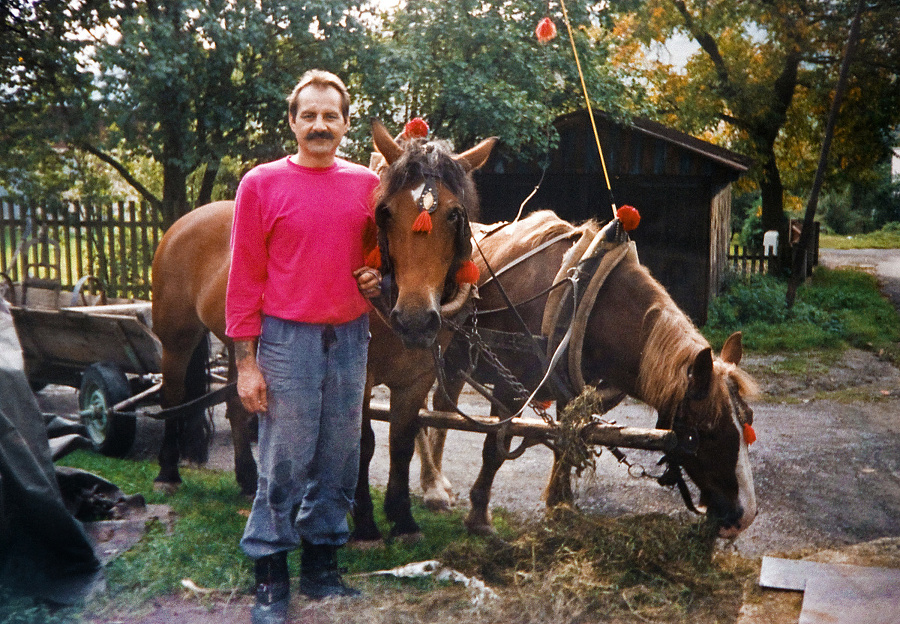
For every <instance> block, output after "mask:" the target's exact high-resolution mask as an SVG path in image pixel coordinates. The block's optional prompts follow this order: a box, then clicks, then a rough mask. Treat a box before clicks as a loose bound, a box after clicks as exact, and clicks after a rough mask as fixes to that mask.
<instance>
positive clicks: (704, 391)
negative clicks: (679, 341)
mask: <svg viewBox="0 0 900 624" xmlns="http://www.w3.org/2000/svg"><path fill="white" fill-rule="evenodd" d="M712 372H713V359H712V349H710V348H709V347H706V348H705V349H703V350H702V351H700V352H699V353H698V354H697V357H695V358H694V363H693V364H691V367H690V369H689V370H688V390H687V398H689V399H693V400H695V401H702V400H703V399H705V398H706V397H707V396H709V388H710V385H711V384H712Z"/></svg>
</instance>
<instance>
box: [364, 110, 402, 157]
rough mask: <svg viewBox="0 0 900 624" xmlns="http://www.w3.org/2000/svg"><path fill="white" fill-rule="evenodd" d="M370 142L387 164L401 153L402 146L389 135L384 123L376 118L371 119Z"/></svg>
mask: <svg viewBox="0 0 900 624" xmlns="http://www.w3.org/2000/svg"><path fill="white" fill-rule="evenodd" d="M372 142H373V143H374V144H375V149H377V150H378V152H379V153H380V154H381V155H382V156H384V159H385V160H386V161H387V164H389V165H391V164H393V163H394V161H395V160H397V159H398V158H400V156H401V155H402V154H403V148H402V147H400V145H399V144H398V143H397V142H396V141H395V140H394V139H393V137H391V134H390V132H388V130H387V128H385V127H384V124H383V123H381V122H380V121H378V120H377V119H373V120H372Z"/></svg>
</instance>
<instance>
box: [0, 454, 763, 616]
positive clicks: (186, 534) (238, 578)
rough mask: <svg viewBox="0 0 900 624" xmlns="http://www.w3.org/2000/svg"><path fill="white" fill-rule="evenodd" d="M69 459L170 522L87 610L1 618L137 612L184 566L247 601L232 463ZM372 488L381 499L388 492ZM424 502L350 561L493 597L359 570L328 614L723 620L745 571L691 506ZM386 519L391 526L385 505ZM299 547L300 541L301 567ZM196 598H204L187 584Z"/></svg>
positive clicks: (114, 568)
mask: <svg viewBox="0 0 900 624" xmlns="http://www.w3.org/2000/svg"><path fill="white" fill-rule="evenodd" d="M62 463H65V464H67V465H71V466H74V467H78V468H82V469H85V470H89V471H91V472H94V473H97V474H100V475H102V476H103V477H105V478H107V479H109V480H111V481H113V482H115V483H117V484H118V485H120V487H122V489H123V490H125V491H126V492H128V493H130V494H133V493H138V492H139V493H141V494H143V495H144V496H145V497H146V498H147V501H148V503H151V504H153V503H162V502H165V503H166V504H168V505H170V506H171V507H172V510H173V512H174V517H175V520H174V523H173V524H172V525H171V526H169V525H167V524H165V523H162V522H158V523H154V524H151V525H150V526H149V529H148V531H147V533H146V534H145V536H144V537H143V539H142V540H141V542H140V543H139V544H138V545H136V546H135V547H133V548H132V549H131V550H129V551H128V552H126V553H125V554H123V555H122V556H120V557H119V558H117V559H116V560H114V561H113V562H112V563H111V564H109V566H108V567H107V582H108V591H107V594H106V597H104V598H101V599H99V600H98V601H96V602H93V603H91V604H90V605H87V607H85V608H84V610H83V611H82V610H78V609H66V610H64V611H58V612H55V613H54V612H53V611H51V610H48V609H47V608H45V607H43V606H41V605H38V604H34V603H32V602H29V601H23V600H17V601H7V600H2V601H0V604H4V606H3V607H0V623H2V624H7V623H9V624H19V623H21V624H32V623H34V624H36V623H38V622H41V623H44V622H48V623H50V624H55V623H56V622H83V621H85V620H86V619H87V618H92V617H97V616H99V617H102V618H106V619H109V618H112V619H113V620H119V621H130V619H129V618H130V617H131V615H129V614H137V613H140V612H142V611H143V610H145V609H146V608H147V605H148V604H150V602H151V601H152V600H153V599H154V598H155V597H159V596H164V595H174V594H178V593H179V591H180V590H181V581H182V579H190V580H192V581H193V582H194V583H195V584H196V585H198V586H200V587H203V588H209V589H213V590H220V592H219V595H220V596H222V599H225V598H226V597H228V596H231V598H230V599H229V600H241V599H244V601H245V602H244V603H242V604H246V600H249V597H248V595H249V592H250V588H251V586H252V571H251V565H250V561H249V560H248V559H247V558H246V557H244V555H243V554H242V553H241V552H240V549H239V547H238V540H239V538H240V535H241V532H242V530H243V526H244V523H245V521H246V513H247V511H248V510H249V506H250V505H249V502H248V501H247V500H246V499H245V498H243V497H241V496H240V494H239V491H238V488H237V486H236V484H235V482H234V477H233V475H232V474H231V473H230V472H217V471H212V470H205V469H188V470H185V471H184V473H183V476H184V477H185V482H184V485H183V486H182V488H181V489H180V490H179V492H178V493H177V494H175V495H174V496H172V497H169V498H166V499H163V497H162V495H160V494H156V493H154V492H153V491H152V479H153V476H154V475H155V472H156V466H155V464H154V463H153V462H151V461H127V460H116V459H111V458H107V457H103V456H99V455H95V454H92V453H88V452H78V453H75V454H73V455H70V456H69V457H67V458H66V459H65V461H64V462H62ZM534 485H535V487H539V485H538V484H534ZM373 494H374V495H375V497H376V501H375V502H376V509H377V510H379V511H380V508H381V503H382V501H383V499H382V496H381V493H379V492H373ZM418 503H419V501H416V500H414V513H415V514H416V517H417V519H418V520H419V521H420V523H421V526H422V530H423V534H424V539H422V540H421V541H419V542H417V543H415V544H406V543H402V542H400V541H398V540H395V541H391V542H389V543H388V544H387V545H385V546H383V547H380V548H375V549H370V550H353V549H344V552H343V553H342V557H343V563H344V564H345V565H346V566H347V567H348V571H349V573H350V574H351V575H352V574H355V573H356V574H359V573H363V574H364V573H366V572H372V571H377V570H383V569H390V568H393V567H396V566H400V565H405V564H407V563H410V562H414V561H423V560H429V559H440V560H441V561H442V562H443V563H444V564H446V565H448V566H450V567H452V568H454V569H457V570H460V571H462V572H463V573H465V574H467V575H474V576H476V577H478V578H481V579H483V580H485V581H486V582H487V583H488V584H489V585H490V586H491V587H492V588H493V589H494V590H495V591H496V592H497V594H498V596H499V598H497V599H495V600H493V601H491V602H490V603H488V604H487V605H484V606H481V607H478V608H477V609H476V608H474V607H472V604H471V602H470V597H469V596H468V594H467V590H466V589H465V588H463V587H461V586H450V585H447V584H446V583H441V582H438V581H435V580H433V579H416V580H412V581H410V580H397V579H393V578H390V577H366V576H357V577H356V578H354V581H353V582H354V583H355V584H359V585H361V586H362V587H364V588H365V590H366V593H367V596H368V598H367V599H366V601H365V603H363V604H361V603H358V602H355V601H354V602H353V603H352V604H346V605H344V604H343V603H341V602H339V603H334V604H331V605H326V606H325V607H316V608H317V609H320V608H324V609H325V611H324V613H325V614H328V615H327V617H325V619H322V620H321V621H346V622H357V621H359V622H372V621H379V622H381V621H385V622H387V621H398V620H396V619H391V618H388V619H384V617H383V615H382V614H383V613H385V609H387V610H388V611H387V612H388V613H399V612H401V611H402V612H406V613H410V612H413V613H416V614H417V615H416V617H418V618H421V617H424V616H425V615H426V614H428V615H429V618H430V620H429V621H432V622H435V623H444V622H446V623H450V622H455V621H457V618H459V617H460V613H461V611H460V610H461V609H462V610H464V611H465V614H466V616H465V617H466V618H467V619H469V620H470V621H473V622H488V621H513V620H516V618H517V617H518V616H520V615H521V613H522V610H523V609H527V610H528V612H529V613H531V614H533V616H534V617H532V618H530V619H528V620H527V621H544V619H546V620H548V621H549V620H552V619H554V618H555V617H557V616H559V617H562V616H563V615H564V614H565V615H566V616H567V617H565V619H566V620H567V621H568V620H569V619H571V618H572V617H575V616H576V615H577V614H578V613H585V612H601V611H602V612H605V613H609V614H611V616H616V615H618V616H623V617H626V618H628V617H635V616H637V617H638V618H643V617H651V618H663V619H665V620H666V621H675V622H679V621H684V622H688V621H689V622H716V621H722V619H723V617H724V618H726V619H727V617H730V615H731V614H733V613H736V612H737V608H738V606H739V604H740V587H741V584H742V582H743V581H744V579H745V577H746V576H747V575H748V574H750V573H752V570H751V568H752V565H751V564H749V563H748V562H747V561H745V560H742V559H739V558H736V557H734V556H733V555H724V554H722V553H719V554H715V552H714V551H715V549H714V548H713V545H714V532H713V530H712V527H711V525H710V524H708V523H707V522H706V521H705V520H698V519H696V518H694V517H688V516H687V514H684V515H682V516H676V517H670V516H666V515H661V514H650V515H642V516H626V517H622V518H616V519H613V518H603V517H594V516H589V515H585V514H582V513H580V512H578V511H575V510H572V509H569V508H560V509H558V510H557V511H556V512H555V513H554V514H552V515H551V516H550V517H549V518H548V519H547V520H546V521H541V522H539V523H534V524H531V525H524V524H522V523H520V522H513V521H511V520H510V519H509V518H508V517H507V516H506V515H505V514H504V513H503V512H502V511H500V512H499V513H497V514H496V515H495V526H496V527H497V528H498V533H497V535H495V536H492V537H489V538H481V537H473V536H471V535H469V534H468V533H467V532H466V531H465V529H464V527H463V523H462V518H461V514H462V511H454V512H452V513H449V514H434V513H431V512H428V511H426V510H425V509H424V508H423V507H422V506H421V505H420V504H418ZM378 521H379V524H380V527H381V528H382V530H383V531H384V532H385V533H387V529H388V526H387V524H386V522H385V519H384V517H383V515H381V516H379V518H378ZM298 558H299V557H298V553H294V554H292V559H291V568H292V570H293V571H294V574H296V573H297V570H298V569H299V561H298V560H297V559H298ZM748 566H749V567H748ZM0 598H4V597H2V596H0ZM198 599H199V600H201V602H202V601H204V600H206V599H201V598H198V597H196V596H195V597H193V598H188V600H198ZM232 608H244V607H243V606H239V605H235V606H234V607H232ZM309 608H312V607H309ZM726 614H728V615H727V616H726ZM469 616H471V618H470V617H469ZM104 621H105V620H104ZM317 621H319V620H317ZM410 621H421V619H411V620H410ZM521 621H526V620H521ZM628 621H631V620H628Z"/></svg>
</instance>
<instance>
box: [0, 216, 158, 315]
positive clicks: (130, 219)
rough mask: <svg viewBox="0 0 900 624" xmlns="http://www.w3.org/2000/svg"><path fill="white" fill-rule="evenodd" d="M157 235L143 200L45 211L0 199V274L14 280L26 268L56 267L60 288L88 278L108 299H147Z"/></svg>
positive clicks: (154, 222)
mask: <svg viewBox="0 0 900 624" xmlns="http://www.w3.org/2000/svg"><path fill="white" fill-rule="evenodd" d="M162 231H163V230H162V219H161V218H160V217H159V215H157V214H156V213H155V211H154V210H152V209H151V208H150V206H149V205H148V204H147V203H144V202H141V203H137V202H134V201H129V202H115V203H107V204H92V203H83V202H68V203H64V204H62V205H59V206H54V207H49V206H38V205H23V204H16V203H13V202H10V201H7V200H2V199H0V271H2V272H3V273H6V274H7V275H8V276H9V277H10V278H12V279H13V281H18V280H21V279H22V278H23V277H24V275H25V267H26V264H31V265H44V267H46V265H47V264H48V263H49V264H56V265H57V266H58V267H59V275H58V277H59V279H60V281H61V282H62V284H63V286H64V287H66V286H68V287H71V286H74V285H75V283H76V282H77V281H78V280H79V279H80V278H81V277H84V276H86V275H93V276H94V277H97V278H99V279H100V280H102V282H103V284H104V286H105V288H106V293H107V295H109V296H110V297H124V298H135V299H149V298H150V265H151V264H152V262H153V253H154V251H155V250H156V246H157V244H158V243H159V239H160V237H161V236H162ZM34 240H37V241H38V243H37V244H33V245H29V244H28V243H29V241H34ZM53 242H56V243H58V245H59V246H58V248H57V247H56V246H55V245H54V244H53ZM57 253H58V254H59V256H58V257H54V255H55V254H57ZM40 277H45V276H43V275H41V276H40Z"/></svg>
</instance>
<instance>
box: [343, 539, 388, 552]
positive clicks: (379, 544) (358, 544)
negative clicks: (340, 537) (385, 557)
mask: <svg viewBox="0 0 900 624" xmlns="http://www.w3.org/2000/svg"><path fill="white" fill-rule="evenodd" d="M347 547H348V548H350V549H351V550H362V551H368V550H375V549H376V548H384V541H382V540H381V539H371V540H362V539H351V540H350V541H349V542H347Z"/></svg>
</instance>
